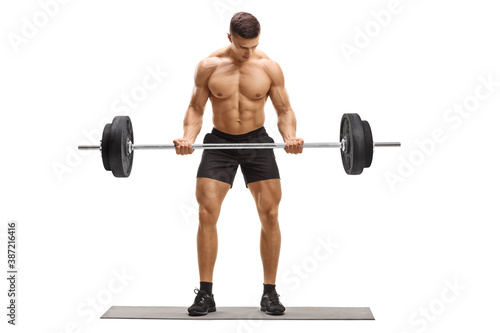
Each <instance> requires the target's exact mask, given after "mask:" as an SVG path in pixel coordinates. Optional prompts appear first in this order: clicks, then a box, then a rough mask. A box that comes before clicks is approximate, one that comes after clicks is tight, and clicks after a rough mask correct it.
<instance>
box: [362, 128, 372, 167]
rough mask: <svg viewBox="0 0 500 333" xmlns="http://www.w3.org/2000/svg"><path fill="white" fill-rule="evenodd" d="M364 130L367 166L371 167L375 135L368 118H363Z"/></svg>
mask: <svg viewBox="0 0 500 333" xmlns="http://www.w3.org/2000/svg"><path fill="white" fill-rule="evenodd" d="M363 131H364V134H365V168H369V167H370V166H371V165H372V160H373V135H372V129H371V127H370V124H369V123H368V122H367V121H366V120H363Z"/></svg>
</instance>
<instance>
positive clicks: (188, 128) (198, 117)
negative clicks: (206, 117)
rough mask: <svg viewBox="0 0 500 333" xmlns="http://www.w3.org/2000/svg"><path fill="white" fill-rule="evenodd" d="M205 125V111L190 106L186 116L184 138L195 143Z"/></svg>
mask: <svg viewBox="0 0 500 333" xmlns="http://www.w3.org/2000/svg"><path fill="white" fill-rule="evenodd" d="M202 125H203V111H201V112H200V110H196V108H194V107H193V106H191V105H190V106H189V108H188V109H187V111H186V116H185V117H184V138H185V139H188V140H189V141H190V142H191V143H194V141H195V140H196V137H197V136H198V134H200V131H201V126H202Z"/></svg>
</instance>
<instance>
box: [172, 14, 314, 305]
mask: <svg viewBox="0 0 500 333" xmlns="http://www.w3.org/2000/svg"><path fill="white" fill-rule="evenodd" d="M229 30H230V33H228V38H229V42H230V43H231V44H230V45H229V46H227V47H224V48H222V49H220V50H217V51H215V52H214V53H212V54H211V55H210V56H209V57H208V58H206V59H203V60H202V61H201V62H200V63H199V64H198V67H197V68H196V74H195V86H194V89H193V95H192V97H191V102H190V104H189V107H188V109H187V111H186V115H185V118H184V137H183V138H181V139H176V140H174V144H175V145H176V146H177V147H176V152H177V154H181V155H185V154H191V153H192V152H193V148H192V144H193V143H194V142H195V139H196V137H197V136H198V134H199V133H200V130H201V126H202V120H203V111H204V109H205V105H206V103H207V100H208V99H209V98H210V101H211V102H212V109H213V123H214V128H213V130H212V132H211V133H208V134H206V136H205V138H204V140H203V142H204V143H243V142H245V143H248V142H252V143H253V142H255V143H257V142H274V141H273V139H272V138H271V137H269V136H268V135H267V133H266V130H265V129H264V127H263V125H264V118H265V117H264V116H265V115H264V105H265V103H266V100H267V97H268V96H269V97H270V98H271V101H272V102H273V105H274V108H275V109H276V112H277V114H278V129H279V131H280V133H281V135H282V136H283V140H284V142H285V143H286V148H285V151H286V152H287V153H292V154H298V153H302V144H303V143H304V140H303V139H300V138H296V137H295V127H296V121H295V114H294V112H293V110H292V108H291V106H290V102H289V100H288V95H287V92H286V89H285V83H284V77H283V72H282V71H281V68H280V66H279V65H278V64H277V63H276V62H274V61H272V60H271V59H269V58H268V57H267V56H266V55H265V54H264V53H263V52H262V51H260V50H258V49H257V46H258V44H259V35H260V24H259V21H258V20H257V19H256V18H255V17H254V16H253V15H251V14H249V13H244V12H240V13H236V14H235V15H234V16H233V18H232V19H231V23H230V29H229ZM238 165H239V166H240V167H241V171H242V173H243V176H244V179H245V183H246V186H247V187H248V188H249V189H250V192H251V193H252V195H253V197H254V199H255V203H256V205H257V210H258V213H259V217H260V220H261V225H262V228H261V238H260V253H261V257H262V265H263V270H264V292H263V295H262V299H261V310H262V311H265V312H266V313H267V314H283V313H284V311H285V307H284V306H283V305H282V304H281V302H280V301H279V295H278V294H277V293H276V289H275V286H276V272H277V269H278V260H279V253H280V246H281V233H280V228H279V223H278V205H279V203H280V200H281V184H280V176H279V172H278V167H277V165H276V161H275V158H274V152H273V150H272V149H241V150H236V149H235V150H232V149H231V150H205V151H203V155H202V158H201V163H200V166H199V169H198V174H197V182H196V199H197V200H198V203H199V219H200V223H199V228H198V236H197V246H198V267H199V272H200V288H199V289H195V293H196V294H197V295H196V297H195V301H194V303H193V305H192V306H191V307H189V308H188V313H189V314H190V315H206V314H207V313H208V312H213V311H216V307H215V301H214V295H213V294H212V286H213V285H212V277H213V271H214V266H215V260H216V257H217V244H218V241H217V227H216V224H217V219H218V217H219V213H220V209H221V204H222V201H223V200H224V197H225V196H226V194H227V192H228V191H229V189H230V188H231V187H232V184H233V179H234V176H235V174H236V170H237V168H238Z"/></svg>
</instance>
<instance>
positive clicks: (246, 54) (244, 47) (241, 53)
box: [227, 34, 259, 61]
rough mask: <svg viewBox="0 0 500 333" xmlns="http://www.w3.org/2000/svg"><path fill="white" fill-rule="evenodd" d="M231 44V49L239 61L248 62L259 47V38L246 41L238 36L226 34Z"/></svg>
mask: <svg viewBox="0 0 500 333" xmlns="http://www.w3.org/2000/svg"><path fill="white" fill-rule="evenodd" d="M227 36H228V38H229V41H230V42H231V49H232V50H233V52H234V53H235V55H236V58H237V59H238V60H240V61H248V60H249V59H250V57H251V56H252V55H253V53H254V52H255V49H257V45H259V36H257V37H255V38H250V39H246V38H243V37H241V36H239V35H238V34H233V35H230V34H227Z"/></svg>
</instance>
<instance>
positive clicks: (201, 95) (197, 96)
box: [189, 59, 213, 112]
mask: <svg viewBox="0 0 500 333" xmlns="http://www.w3.org/2000/svg"><path fill="white" fill-rule="evenodd" d="M212 70H213V68H212V67H211V66H210V67H209V66H207V61H206V59H205V60H203V61H201V62H200V63H199V64H198V66H197V67H196V72H195V75H194V88H193V93H192V95H191V102H190V103H189V105H190V106H193V107H194V108H195V109H196V111H199V112H203V110H204V109H205V105H206V104H207V101H208V96H209V95H210V90H209V88H208V79H209V78H210V74H211V73H212Z"/></svg>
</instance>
